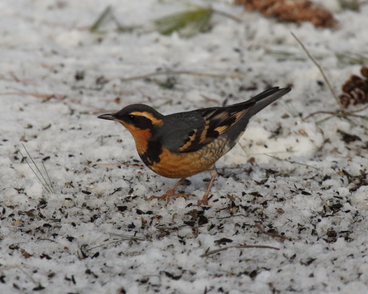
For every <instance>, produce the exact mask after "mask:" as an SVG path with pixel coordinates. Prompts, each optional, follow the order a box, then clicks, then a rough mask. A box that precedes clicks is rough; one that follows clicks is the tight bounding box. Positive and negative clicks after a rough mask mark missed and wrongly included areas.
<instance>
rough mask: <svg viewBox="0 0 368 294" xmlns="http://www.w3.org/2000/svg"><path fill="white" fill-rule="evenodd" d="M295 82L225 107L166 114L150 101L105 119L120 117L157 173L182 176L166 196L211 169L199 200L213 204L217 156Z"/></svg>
mask: <svg viewBox="0 0 368 294" xmlns="http://www.w3.org/2000/svg"><path fill="white" fill-rule="evenodd" d="M290 90H291V89H290V88H283V89H280V88H279V87H274V88H271V89H269V90H266V91H264V92H262V93H260V94H258V95H257V96H255V97H253V98H251V99H250V100H248V101H245V102H241V103H238V104H234V105H229V106H225V107H210V108H202V109H197V110H192V111H188V112H179V113H174V114H170V115H162V114H161V113H159V112H157V111H156V110H155V109H153V108H152V107H150V106H147V105H144V104H132V105H129V106H126V107H124V108H123V109H122V110H120V111H119V112H117V113H112V114H103V115H100V116H98V118H101V119H107V120H114V121H117V122H119V123H121V124H122V125H123V126H124V127H125V128H127V129H128V131H129V132H130V133H131V134H132V135H133V137H134V140H135V144H136V147H137V151H138V154H139V156H140V157H141V159H142V160H143V162H144V163H145V164H146V165H147V166H148V167H149V168H150V169H151V170H153V171H154V172H155V173H157V174H159V175H161V176H164V177H167V178H181V180H180V181H179V182H177V183H176V184H175V185H174V186H173V187H172V188H171V189H169V190H168V191H167V192H166V193H165V194H164V195H162V196H160V197H158V196H152V197H151V198H149V199H148V200H151V199H153V198H158V199H166V200H167V202H169V201H170V197H180V196H184V195H188V194H189V193H178V194H176V193H175V189H176V188H177V187H178V186H179V185H180V184H181V183H182V182H183V181H184V180H185V179H186V178H187V177H190V176H192V175H195V174H198V173H200V172H203V171H209V172H210V174H211V180H210V182H209V184H208V187H207V190H206V192H205V193H204V196H203V198H202V200H201V201H200V202H199V203H198V205H201V204H203V205H207V204H208V195H209V193H210V189H211V186H212V184H213V181H214V179H215V177H216V175H217V171H216V168H215V163H216V161H217V160H218V159H219V158H220V157H221V156H223V155H224V154H226V153H227V152H228V151H229V150H231V149H232V148H233V147H234V145H235V144H236V143H237V141H238V140H239V138H240V136H241V135H242V134H243V133H244V131H245V128H246V126H247V124H248V121H249V119H250V118H251V117H252V116H253V115H255V114H256V113H257V112H259V111H261V110H262V109H263V108H265V107H266V106H268V105H269V104H271V103H272V102H274V101H275V100H277V99H279V98H280V97H282V96H283V95H285V94H286V93H288V92H289V91H290Z"/></svg>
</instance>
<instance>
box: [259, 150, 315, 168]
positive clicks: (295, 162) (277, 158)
mask: <svg viewBox="0 0 368 294" xmlns="http://www.w3.org/2000/svg"><path fill="white" fill-rule="evenodd" d="M264 155H266V156H268V157H271V158H273V159H276V160H278V161H286V162H289V163H292V164H299V165H303V166H307V167H311V168H314V169H319V168H318V167H315V166H311V165H308V164H305V163H300V162H297V161H294V160H288V159H281V158H280V157H276V156H272V155H269V154H267V153H264Z"/></svg>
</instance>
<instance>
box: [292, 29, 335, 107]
mask: <svg viewBox="0 0 368 294" xmlns="http://www.w3.org/2000/svg"><path fill="white" fill-rule="evenodd" d="M291 34H292V36H293V37H294V38H295V40H296V41H297V42H298V43H299V45H300V46H301V47H302V48H303V50H304V51H305V53H307V55H308V57H309V58H310V59H311V60H312V61H313V63H314V64H315V65H316V66H317V68H318V69H319V71H320V72H321V74H322V76H323V79H324V80H325V82H326V84H327V86H328V88H329V89H330V92H331V94H332V96H333V97H334V98H335V100H336V102H337V103H338V104H339V105H340V108H342V105H341V102H340V100H339V98H338V97H337V96H336V94H335V92H334V91H333V89H332V87H331V84H330V82H329V81H328V79H327V77H326V75H325V73H324V71H323V69H322V68H321V66H320V65H319V64H318V63H317V61H316V60H315V59H314V58H313V57H312V55H310V53H309V51H308V50H307V48H305V46H304V44H303V43H302V42H301V41H300V40H299V39H298V38H297V36H295V35H294V33H291Z"/></svg>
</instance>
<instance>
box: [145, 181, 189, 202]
mask: <svg viewBox="0 0 368 294" xmlns="http://www.w3.org/2000/svg"><path fill="white" fill-rule="evenodd" d="M185 179H186V178H182V179H180V181H179V182H177V183H176V184H175V185H174V186H173V187H172V188H170V189H169V190H168V191H167V192H166V193H165V194H164V195H162V196H151V197H150V198H148V199H146V201H151V200H152V199H158V200H165V199H166V202H167V203H169V202H170V198H171V197H182V196H187V195H189V193H176V194H175V189H176V188H177V187H179V186H180V184H181V183H182V182H184V180H185Z"/></svg>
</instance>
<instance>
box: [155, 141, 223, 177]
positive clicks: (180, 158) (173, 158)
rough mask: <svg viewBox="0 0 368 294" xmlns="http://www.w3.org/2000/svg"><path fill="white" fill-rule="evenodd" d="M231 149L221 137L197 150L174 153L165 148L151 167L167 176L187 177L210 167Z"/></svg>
mask: <svg viewBox="0 0 368 294" xmlns="http://www.w3.org/2000/svg"><path fill="white" fill-rule="evenodd" d="M229 150H230V148H227V142H226V141H225V140H221V139H218V140H215V141H214V142H212V143H211V144H209V145H207V146H206V147H205V148H203V149H201V150H199V151H196V152H189V153H180V154H174V153H171V152H169V151H168V150H167V149H166V148H163V152H162V153H161V155H160V161H159V162H158V163H154V164H153V165H151V166H149V168H150V169H151V170H153V171H154V172H155V173H157V174H159V175H161V176H164V177H167V178H186V177H190V176H192V175H195V174H198V173H200V172H203V171H206V170H208V169H210V168H211V167H212V166H213V165H214V164H215V162H216V161H217V160H218V159H219V158H220V157H221V156H222V155H224V154H225V153H226V152H228V151H229Z"/></svg>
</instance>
